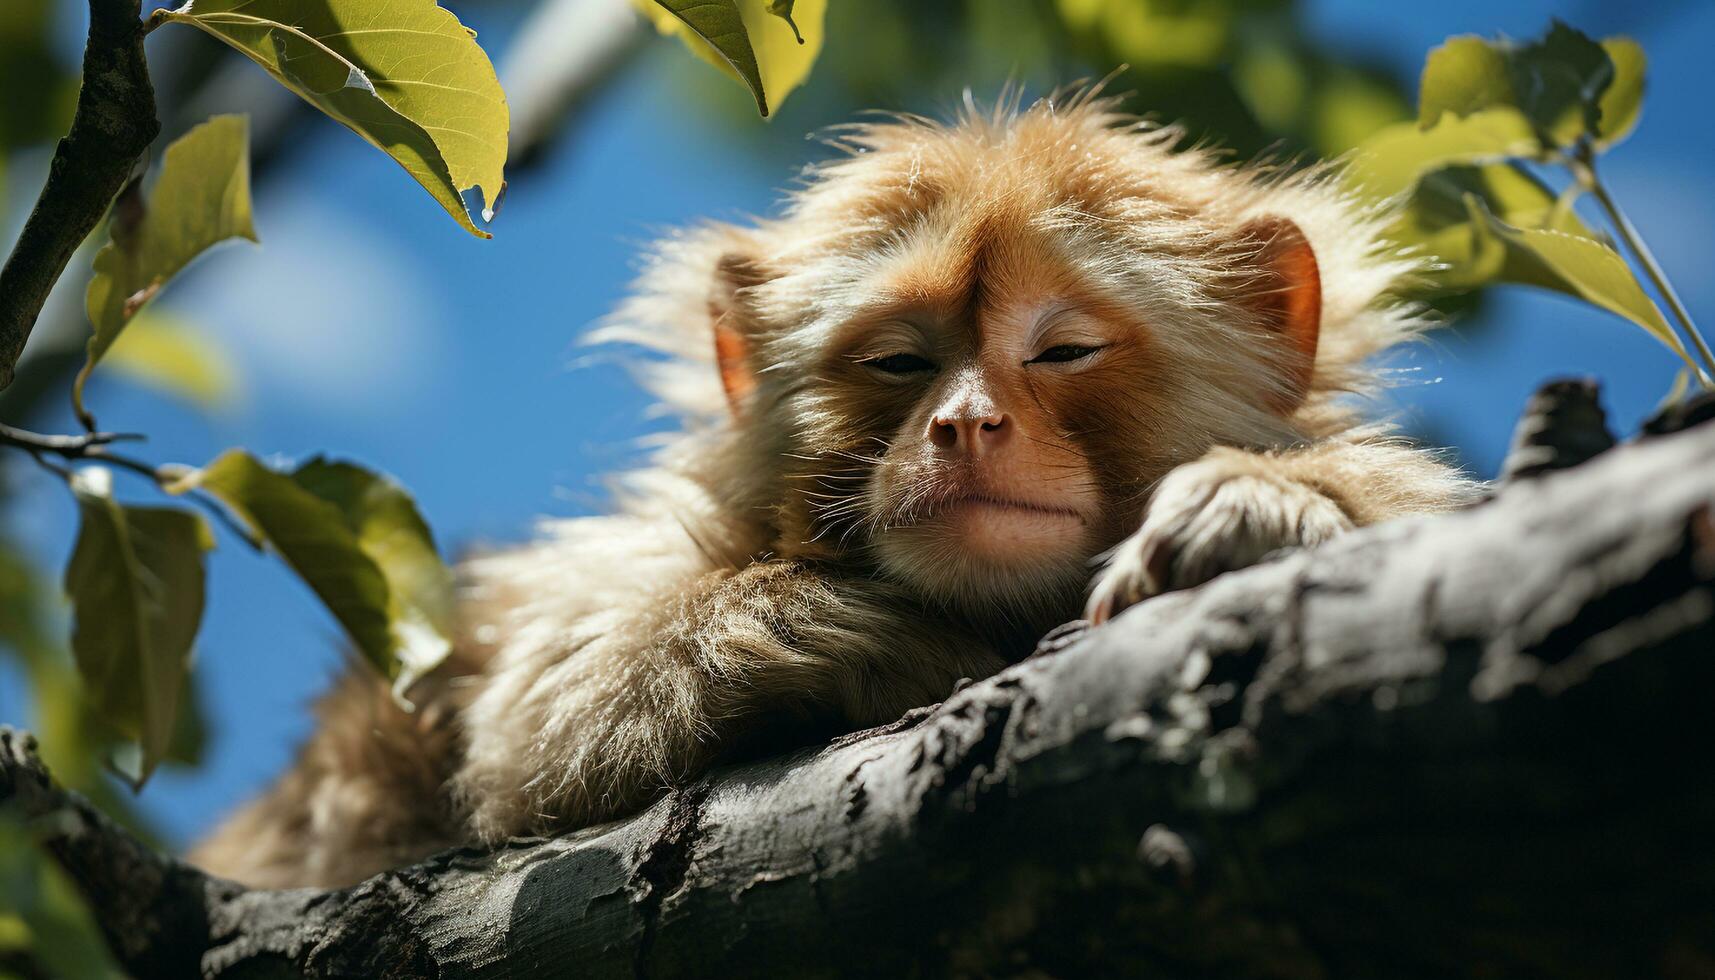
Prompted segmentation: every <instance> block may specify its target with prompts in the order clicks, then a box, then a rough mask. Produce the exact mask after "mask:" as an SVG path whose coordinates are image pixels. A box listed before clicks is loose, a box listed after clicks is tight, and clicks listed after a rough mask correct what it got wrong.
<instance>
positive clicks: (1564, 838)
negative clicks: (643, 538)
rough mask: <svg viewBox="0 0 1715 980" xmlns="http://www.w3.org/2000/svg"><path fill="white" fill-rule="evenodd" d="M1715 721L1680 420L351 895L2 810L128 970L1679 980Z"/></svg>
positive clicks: (1708, 858)
mask: <svg viewBox="0 0 1715 980" xmlns="http://www.w3.org/2000/svg"><path fill="white" fill-rule="evenodd" d="M1712 690H1715V426H1710V425H1705V426H1701V427H1699V428H1697V429H1695V430H1692V431H1688V432H1683V433H1679V434H1674V435H1665V436H1660V437H1655V438H1650V439H1647V440H1645V441H1643V442H1641V443H1637V444H1632V445H1626V446H1621V447H1617V448H1614V449H1611V450H1609V451H1607V452H1604V453H1602V454H1600V455H1599V456H1598V457H1596V458H1594V459H1592V460H1591V461H1589V462H1588V463H1585V464H1584V465H1581V466H1578V467H1577V468H1575V469H1570V470H1558V471H1557V470H1553V469H1552V468H1550V469H1547V470H1544V471H1542V472H1540V473H1539V474H1538V475H1535V476H1532V477H1530V478H1528V479H1520V480H1517V481H1515V482H1513V483H1510V484H1508V485H1506V486H1504V487H1503V488H1502V489H1501V490H1500V492H1499V493H1498V494H1497V495H1496V497H1495V498H1494V499H1492V500H1490V501H1488V502H1486V503H1484V504H1482V505H1479V506H1477V507H1475V508H1473V509H1471V510H1469V511H1466V512H1463V513H1458V514H1452V515H1447V516H1442V517H1435V518H1426V519H1419V520H1412V521H1402V522H1396V523H1392V524H1389V525H1385V526H1380V527H1375V528H1370V529H1367V530H1363V531H1359V532H1355V533H1353V534H1350V535H1348V536H1346V537H1344V538H1341V539H1339V540H1337V541H1334V542H1331V543H1329V544H1328V545H1325V546H1323V547H1321V548H1318V549H1315V550H1314V551H1309V552H1297V553H1291V554H1286V555H1283V556H1281V557H1278V558H1276V559H1274V560H1271V561H1267V562H1265V563H1264V564H1262V565H1260V566H1258V567H1255V568H1251V569H1247V570H1245V571H1241V572H1237V573H1233V574H1230V575H1226V576H1222V577H1221V578H1218V579H1216V580H1215V581H1213V582H1211V583H1209V584H1208V585H1206V586H1204V587H1203V588H1200V589H1196V590H1193V591H1190V592H1183V593H1176V594H1173V595H1168V596H1163V597H1160V598H1157V599H1153V600H1151V601H1148V602H1145V603H1143V604H1141V605H1140V606H1138V607H1136V608H1134V609H1133V610H1130V611H1128V612H1127V613H1125V614H1124V615H1122V616H1120V617H1119V618H1118V619H1116V620H1115V621H1114V622H1113V623H1110V624H1108V625H1107V626H1104V627H1102V628H1100V629H1095V630H1089V631H1087V632H1083V633H1082V634H1081V635H1079V634H1078V633H1077V632H1076V631H1073V632H1070V633H1068V632H1065V631H1062V632H1061V633H1060V634H1059V635H1058V636H1057V637H1056V638H1055V639H1054V641H1053V642H1052V643H1048V644H1045V646H1044V649H1043V650H1042V651H1041V652H1039V653H1038V655H1037V656H1035V657H1032V658H1031V659H1029V660H1027V661H1025V662H1024V663H1021V664H1018V665H1016V666H1014V667H1012V668H1010V669H1008V670H1006V671H1004V672H1003V673H1001V674H1000V675H998V676H996V677H993V678H990V679H989V680H986V681H982V682H979V683H976V684H973V685H970V686H968V687H966V688H965V689H963V690H961V691H959V692H958V693H956V694H954V695H953V696H952V697H951V698H949V699H948V700H947V701H946V702H945V703H943V704H941V705H939V706H937V707H935V708H933V709H931V710H925V711H921V712H916V713H914V714H913V715H911V716H908V717H907V718H906V719H902V720H901V722H899V723H896V724H895V725H892V726H888V727H887V728H884V729H877V730H875V731H872V732H867V733H860V734H858V735H855V736H849V737H847V738H844V739H841V740H839V741H837V742H835V743H834V744H831V745H828V746H823V747H820V748H817V749H812V750H805V751H802V752H799V753H797V754H794V755H790V756H787V757H784V758H780V759H774V760H769V761H764V762H759V763H755V764H752V765H747V766H742V767H737V768H731V769H727V770H724V771H721V772H717V773H715V774H713V775H711V776H710V777H708V778H706V779H704V780H701V781H699V782H697V783H694V784H692V785H688V786H685V787H682V788H680V789H678V790H677V791H675V792H674V793H672V794H671V795H670V796H668V797H667V798H665V799H663V800H660V801H659V802H657V803H656V804H655V805H654V806H653V807H651V808H650V809H648V810H647V811H645V812H643V813H641V814H639V815H637V816H636V817H633V818H631V819H629V820H625V821H621V822H618V823H615V824H610V825H607V826H603V827H596V828H590V829H588V830H584V831H580V832H577V833H574V834H570V835H567V836H564V837H561V838H557V839H553V840H547V841H519V842H515V843H514V844H513V845H511V846H508V847H505V848H502V849H500V850H498V851H496V852H492V853H484V852H479V851H474V850H458V851H452V852H448V853H445V854H442V855H440V856H438V857H436V858H434V859H431V860H430V861H428V862H426V863H424V864H421V865H418V866H415V867H411V868H405V869H402V870H399V871H395V872H390V873H387V874H383V875H380V876H377V877H376V878H373V879H371V880H370V881H368V882H365V883H363V884H361V885H359V886H356V887H354V888H350V889H345V890H340V891H334V892H316V891H311V890H297V891H279V892H268V891H247V890H245V889H243V888H240V887H238V886H236V885H232V884H229V883H225V882H220V881H217V880H214V879H210V878H207V877H206V876H204V875H202V874H201V873H200V872H197V871H194V870H192V869H190V868H188V867H186V866H184V865H182V864H178V863H175V862H172V861H170V860H166V859H163V858H157V857H155V856H153V855H151V854H150V853H148V851H147V850H146V849H143V848H141V847H140V846H138V845H136V844H135V843H134V842H131V841H130V840H129V839H128V838H126V837H124V835H123V834H122V833H120V832H119V831H117V830H115V829H114V828H113V827H112V826H111V825H108V824H107V823H106V822H104V821H102V820H101V818H100V817H99V815H97V814H95V813H94V812H93V811H92V810H91V809H90V808H89V807H88V805H87V804H84V803H82V802H80V801H78V800H77V799H75V798H73V797H70V796H68V795H67V794H64V793H63V792H61V791H59V790H57V789H54V788H53V787H52V786H51V785H50V784H48V783H47V782H46V780H45V777H44V776H42V775H41V774H40V767H39V764H37V763H35V762H33V760H30V759H29V757H28V756H27V755H26V754H23V753H19V752H17V751H13V752H12V753H11V756H10V758H9V759H8V758H6V757H5V753H0V800H3V799H4V798H5V797H6V796H8V795H12V796H14V797H16V798H20V799H22V800H23V802H24V807H25V809H26V810H27V811H29V812H31V813H35V814H41V813H44V812H46V811H47V810H50V809H53V808H55V807H69V808H71V809H72V811H73V812H75V813H76V814H77V815H78V820H77V825H78V826H79V827H81V828H82V829H81V830H79V831H77V832H75V833H71V834H68V835H66V836H64V837H62V838H61V839H58V840H56V841H55V842H54V843H53V845H52V846H53V847H54V850H55V853H56V854H57V855H58V857H59V858H60V860H61V861H62V862H64V863H65V864H66V866H67V867H68V868H69V869H70V870H71V872H72V874H73V875H74V877H75V878H76V880H77V881H79V882H80V883H81V884H82V886H83V888H84V890H85V892H86V894H87V895H88V896H89V898H90V899H91V901H92V902H93V903H94V905H95V907H96V913H97V916H98V918H99V919H100V920H101V921H103V922H104V923H105V924H106V928H107V930H108V933H109V935H110V936H111V938H112V941H113V943H114V945H115V948H116V949H117V950H118V951H119V955H120V957H121V959H122V960H123V961H124V962H125V964H126V965H127V966H128V968H130V969H132V970H134V971H136V972H137V973H138V974H139V975H145V976H153V975H191V974H194V973H196V972H197V971H200V973H201V975H202V976H204V977H208V978H228V977H255V976H264V975H266V976H274V975H284V974H285V973H287V972H291V973H292V974H293V975H302V976H307V977H344V976H366V977H465V978H471V977H537V976H540V977H549V976H562V975H567V974H568V973H575V974H577V975H579V976H590V977H607V976H623V977H635V976H646V975H658V976H666V975H681V974H683V975H699V974H700V975H708V974H713V973H723V972H725V973H737V974H742V975H759V976H800V975H811V976H827V975H842V976H889V977H892V976H921V975H928V976H940V975H970V976H988V975H1006V976H1018V975H1036V976H1080V975H1104V976H1122V975H1138V976H1151V977H1191V976H1196V977H1270V978H1274V977H1278V978H1320V977H1354V978H1361V977H1377V976H1386V977H1404V978H1411V977H1446V976H1465V977H1477V976H1482V977H1509V976H1555V977H1563V978H1584V977H1591V978H1596V977H1601V978H1611V977H1616V976H1642V975H1649V976H1666V977H1697V976H1708V975H1710V973H1711V970H1712V968H1715V848H1712V847H1710V846H1709V827H1710V826H1711V825H1712V822H1715V778H1712V777H1715V763H1712V762H1711V758H1710V755H1709V753H1708V751H1707V749H1706V747H1707V746H1708V745H1709V744H1711V743H1712V741H1715V712H1711V711H1710V710H1709V708H1708V705H1709V698H1710V692H1711V691H1712ZM11 744H17V740H16V739H13V740H11ZM8 785H15V786H16V785H22V786H25V787H26V790H25V791H24V792H22V793H19V792H18V791H17V790H11V791H10V793H9V791H8V789H7V786H8ZM270 971H272V972H270Z"/></svg>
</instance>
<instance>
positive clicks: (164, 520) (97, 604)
mask: <svg viewBox="0 0 1715 980" xmlns="http://www.w3.org/2000/svg"><path fill="white" fill-rule="evenodd" d="M73 490H74V491H75V492H76V494H77V502H78V510H79V512H80V514H81V517H82V521H81V524H80V527H79V529H78V538H77V546H76V548H75V549H74V550H73V551H72V556H71V561H70V562H69V563H68V564H67V565H66V575H65V590H66V594H67V595H69V596H70V597H71V600H72V605H73V609H74V620H73V626H72V638H71V646H72V653H73V654H74V656H75V657H76V659H77V666H78V672H79V673H80V674H81V675H82V677H83V682H84V687H85V689H86V691H87V692H88V696H89V699H90V701H91V702H92V703H93V704H94V705H95V706H96V708H97V710H99V711H100V712H101V713H102V716H103V718H104V719H105V720H106V721H107V722H108V723H109V724H111V725H112V726H113V727H114V728H116V729H117V730H119V731H120V732H122V733H123V734H125V735H126V736H128V737H130V738H132V739H134V740H135V741H136V743H137V747H138V764H137V766H136V768H135V769H134V770H131V771H126V772H125V773H124V775H125V776H126V777H127V778H128V779H130V781H131V782H132V784H133V785H134V786H141V785H142V784H143V782H144V781H146V780H147V779H148V778H149V774H150V773H152V772H153V771H154V768H155V766H156V764H158V763H159V762H160V761H161V759H162V758H163V757H164V756H165V755H166V754H167V751H168V748H169V746H170V745H171V743H172V739H173V732H174V729H175V726H176V725H177V724H178V712H179V700H180V695H181V694H182V693H183V691H184V689H185V675H186V673H187V672H188V671H189V669H190V660H191V643H192V641H193V640H195V639H196V634H197V627H198V625H199V624H200V623H201V621H202V607H203V552H205V551H207V550H208V549H209V548H212V547H213V546H214V540H213V538H212V537H211V536H210V535H209V531H208V527H207V525H205V524H204V523H203V521H202V518H201V517H199V516H197V515H196V514H193V513H190V512H189V511H183V510H175V509H169V508H157V507H131V506H126V505H122V504H120V503H118V502H116V501H115V500H114V499H113V496H112V491H111V476H110V474H109V473H108V472H107V471H106V470H103V469H89V470H84V471H83V472H81V473H79V474H78V476H77V478H76V480H75V481H74V483H73Z"/></svg>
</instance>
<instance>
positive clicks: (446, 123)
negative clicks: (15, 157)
mask: <svg viewBox="0 0 1715 980" xmlns="http://www.w3.org/2000/svg"><path fill="white" fill-rule="evenodd" d="M155 16H156V17H158V18H160V19H163V20H167V21H173V22H178V23H184V24H190V25H192V26H194V27H197V28H200V29H201V30H203V31H206V32H208V33H209V34H212V35H214V36H215V37H217V38H219V39H221V40H222V41H224V42H226V43H227V44H229V45H231V46H232V47H234V48H236V49H238V50H239V51H241V52H243V53H244V55H245V56H247V57H248V58H250V60H252V61H254V62H256V63H257V64H258V65H261V66H262V67H263V68H264V69H266V70H267V71H268V73H269V74H270V75H273V76H274V78H275V80H277V81H278V82H279V83H280V84H282V85H284V86H286V87H287V88H288V89H291V90H292V91H293V92H295V93H297V94H298V95H299V96H300V97H302V98H303V99H304V101H306V102H308V103H310V104H311V105H313V106H315V107H316V108H317V109H320V110H321V111H322V112H325V113H327V114H328V115H329V116H331V117H333V118H334V119H335V120H338V121H339V122H340V123H343V124H344V125H345V126H346V127H348V128H349V129H351V130H352V131H353V132H355V133H357V134H358V135H359V136H361V137H363V138H364V139H366V140H368V141H369V142H370V143H371V144H372V145H374V146H375V147H377V148H378V149H380V150H381V151H382V152H384V153H386V154H387V155H389V156H391V157H392V158H393V159H394V160H396V161H397V162H398V163H399V165H400V166H402V167H404V168H405V170H406V172H408V173H409V174H410V175H411V176H412V177H413V178H414V179H415V180H416V181H417V183H419V184H421V185H422V186H423V188H424V189H425V190H427V191H428V192H429V193H430V195H432V196H433V197H434V199H435V200H436V201H437V202H439V203H440V205H441V207H443V208H445V209H446V210H447V213H448V214H450V215H452V216H453V219H454V220H456V221H457V222H458V223H459V224H460V225H461V226H462V227H463V228H464V229H465V230H466V231H469V232H470V233H472V234H474V235H478V236H481V237H483V238H487V237H489V236H488V233H487V232H485V231H483V230H481V229H480V228H478V227H477V226H476V224H475V222H473V221H472V220H471V217H470V213H469V211H468V210H467V209H466V207H465V205H464V201H463V199H462V198H461V197H460V195H461V193H462V192H463V191H465V190H468V189H470V188H473V187H474V188H479V189H480V190H481V193H482V197H483V202H484V206H485V217H486V216H489V215H491V214H492V211H493V210H494V209H495V208H496V207H497V206H498V202H499V200H500V193H501V189H502V187H503V183H504V181H503V176H502V171H503V170H504V168H505V165H506V131H507V127H508V124H509V120H508V114H507V108H506V96H505V93H503V92H502V91H501V89H500V82H499V81H498V80H496V78H495V76H494V67H493V65H491V64H490V63H489V60H488V55H486V54H484V53H483V50H482V48H481V47H480V46H478V45H477V43H476V35H475V33H474V32H472V31H470V30H469V29H467V28H466V27H465V26H464V25H462V24H460V23H459V21H458V18H457V17H455V16H453V15H452V14H451V13H449V12H448V11H446V10H443V9H441V8H440V7H438V6H436V5H435V3H434V0H195V2H194V3H186V4H185V5H184V6H183V7H180V8H178V9H177V10H173V11H162V12H158V13H157V14H156V15H155Z"/></svg>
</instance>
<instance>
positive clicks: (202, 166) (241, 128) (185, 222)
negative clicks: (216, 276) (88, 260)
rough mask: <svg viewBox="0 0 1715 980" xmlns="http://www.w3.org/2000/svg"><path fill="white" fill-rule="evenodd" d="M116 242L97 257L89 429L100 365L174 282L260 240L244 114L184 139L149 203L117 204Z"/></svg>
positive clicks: (78, 387) (127, 196) (79, 397)
mask: <svg viewBox="0 0 1715 980" xmlns="http://www.w3.org/2000/svg"><path fill="white" fill-rule="evenodd" d="M113 210H114V217H113V220H112V222H111V228H110V234H111V235H112V239H113V240H112V241H110V242H109V243H108V244H107V245H105V246H104V247H103V248H102V249H101V251H100V252H98V253H96V256H95V277H94V278H93V279H91V280H90V283H89V292H88V295H87V296H86V299H85V303H86V305H87V307H88V310H89V322H90V323H91V324H93V325H94V327H95V334H94V336H92V337H90V339H89V354H88V357H87V359H86V360H85V362H84V365H83V370H81V371H79V372H78V375H77V380H76V381H75V382H73V384H72V405H73V407H74V408H76V410H77V413H78V415H79V417H81V418H83V419H85V422H86V424H90V423H89V421H88V420H89V415H88V413H87V412H86V411H85V409H84V407H83V387H84V384H85V383H87V382H88V380H89V375H90V372H91V371H93V370H95V365H96V362H98V361H100V360H101V358H102V356H103V355H105V354H106V353H107V352H108V349H109V348H111V347H112V346H113V343H114V341H116V340H117V339H118V338H119V334H120V331H122V330H124V329H125V325H126V324H127V323H129V322H130V321H131V319H132V317H134V316H136V314H137V312H138V311H139V310H140V309H142V308H143V306H144V305H146V304H147V303H148V302H149V301H150V300H151V299H153V298H154V297H155V294H156V293H158V292H159V291H160V289H161V287H162V286H164V285H166V283H167V281H168V280H170V279H172V278H173V277H174V276H176V275H178V274H179V272H180V270H182V269H184V267H185V266H187V265H189V264H190V263H191V261H192V260H194V259H195V258H196V257H197V256H199V255H201V254H202V253H203V252H204V251H206V250H208V249H209V248H210V247H211V246H213V245H216V244H218V243H220V242H223V241H225V240H227V239H229V238H247V239H249V240H250V241H253V242H254V241H256V240H257V239H256V228H255V226H254V225H253V224H252V223H251V218H250V136H249V124H248V122H247V121H246V120H245V118H244V117H243V116H216V117H214V118H213V119H210V120H209V121H208V122H205V123H203V124H202V125H200V126H197V127H196V128H195V129H192V130H191V131H190V132H188V133H186V134H185V135H183V136H181V137H179V138H178V139H177V140H176V141H174V143H173V145H171V146H169V147H167V152H166V153H165V154H164V155H163V157H162V162H161V177H160V180H158V181H156V182H155V188H154V191H153V192H152V193H151V194H150V197H149V200H148V201H147V203H145V202H144V201H143V198H142V196H141V193H140V192H139V191H137V189H136V188H135V186H133V187H132V188H131V189H129V190H127V191H126V192H125V193H123V194H121V196H120V200H119V201H118V202H117V203H116V204H115V205H114V209H113Z"/></svg>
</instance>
